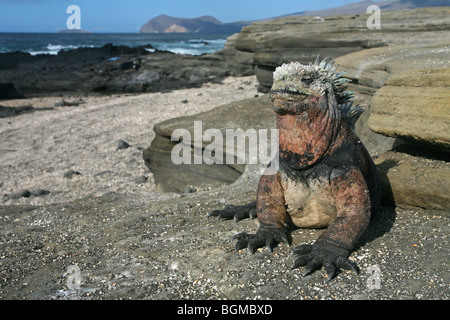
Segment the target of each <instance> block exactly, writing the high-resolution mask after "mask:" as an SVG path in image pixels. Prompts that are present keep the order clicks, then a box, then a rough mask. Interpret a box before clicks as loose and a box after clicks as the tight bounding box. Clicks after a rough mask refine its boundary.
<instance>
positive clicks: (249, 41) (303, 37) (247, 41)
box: [236, 7, 450, 92]
mask: <svg viewBox="0 0 450 320" xmlns="http://www.w3.org/2000/svg"><path fill="white" fill-rule="evenodd" d="M449 13H450V9H449V8H448V7H441V8H422V9H413V10H402V11H383V16H382V21H381V30H370V29H368V28H367V19H368V17H369V16H370V15H369V14H360V15H335V16H329V17H324V18H323V19H316V18H315V17H300V16H293V17H292V16H291V17H285V18H279V19H274V20H270V21H262V22H256V23H253V24H252V25H251V26H247V27H244V28H242V32H241V33H240V34H239V38H238V39H237V41H236V49H238V50H241V51H244V52H250V53H252V54H253V63H254V64H255V73H256V75H257V77H258V81H259V83H260V90H261V91H263V92H267V91H268V90H269V89H270V87H271V86H272V73H273V71H274V70H275V68H276V67H277V66H280V65H281V64H283V63H288V62H291V61H299V62H300V63H303V64H305V63H308V62H309V61H314V59H315V57H316V56H317V54H320V55H321V56H322V57H331V58H337V57H340V56H343V55H346V54H349V53H351V52H355V51H361V50H363V49H368V48H374V47H380V46H387V45H393V44H407V43H410V44H416V45H419V44H422V45H423V44H427V43H431V42H433V41H439V40H441V39H446V38H448V36H449V31H448V23H449V18H448V17H449ZM419 21H420V22H419ZM367 62H368V63H370V62H369V61H367Z"/></svg>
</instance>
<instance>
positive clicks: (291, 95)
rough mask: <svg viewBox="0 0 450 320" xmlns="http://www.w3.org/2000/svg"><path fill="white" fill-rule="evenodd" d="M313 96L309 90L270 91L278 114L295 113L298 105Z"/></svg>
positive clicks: (285, 89)
mask: <svg viewBox="0 0 450 320" xmlns="http://www.w3.org/2000/svg"><path fill="white" fill-rule="evenodd" d="M312 95H313V94H312V93H311V92H309V91H307V90H298V89H290V88H283V89H275V90H270V98H271V99H272V102H273V108H274V111H275V112H277V113H290V112H294V113H295V112H296V110H297V106H298V104H301V103H304V102H305V100H307V99H308V97H311V96H312Z"/></svg>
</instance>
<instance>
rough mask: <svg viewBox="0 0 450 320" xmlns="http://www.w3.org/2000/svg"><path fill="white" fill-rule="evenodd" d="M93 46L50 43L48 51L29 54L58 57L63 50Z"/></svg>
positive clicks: (47, 47) (90, 46)
mask: <svg viewBox="0 0 450 320" xmlns="http://www.w3.org/2000/svg"><path fill="white" fill-rule="evenodd" d="M94 47H95V46H93V45H78V46H77V45H62V44H51V43H49V44H48V45H47V46H46V47H45V49H47V50H38V51H31V50H30V51H28V53H29V54H31V55H32V56H35V55H38V54H51V55H57V54H58V52H60V51H61V50H73V49H77V48H94Z"/></svg>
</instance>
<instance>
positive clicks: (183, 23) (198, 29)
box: [139, 14, 251, 33]
mask: <svg viewBox="0 0 450 320" xmlns="http://www.w3.org/2000/svg"><path fill="white" fill-rule="evenodd" d="M250 23H251V22H246V21H238V22H230V23H224V22H221V21H219V20H217V19H216V18H214V17H213V16H208V15H206V16H201V17H196V18H178V17H171V16H169V15H166V14H160V15H159V16H157V17H155V18H152V19H150V20H149V21H148V22H147V23H146V24H144V25H143V26H142V27H141V29H140V31H139V32H141V33H172V32H193V33H235V32H240V31H241V28H242V27H243V26H246V25H249V24H250Z"/></svg>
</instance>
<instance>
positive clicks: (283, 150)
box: [209, 57, 381, 280]
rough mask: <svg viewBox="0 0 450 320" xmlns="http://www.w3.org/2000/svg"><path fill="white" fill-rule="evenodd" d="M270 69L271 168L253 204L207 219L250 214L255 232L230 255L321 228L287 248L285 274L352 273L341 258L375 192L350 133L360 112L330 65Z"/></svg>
mask: <svg viewBox="0 0 450 320" xmlns="http://www.w3.org/2000/svg"><path fill="white" fill-rule="evenodd" d="M328 60H329V59H328V58H325V59H324V60H323V61H321V62H320V63H319V57H317V59H316V61H315V63H314V64H311V63H310V64H309V65H302V64H300V63H299V62H291V63H288V64H283V65H282V66H280V67H278V68H277V69H276V70H275V72H274V75H273V78H274V82H273V86H272V88H271V90H270V97H271V100H272V102H273V108H274V111H275V113H276V127H277V129H278V130H279V170H278V172H277V173H276V174H274V175H264V174H263V175H262V176H261V178H260V181H259V185H258V189H257V197H256V198H257V199H256V202H253V203H250V204H247V205H244V206H227V207H226V208H225V209H224V210H215V211H212V212H211V213H210V215H209V216H217V217H218V218H219V220H220V219H222V218H224V219H233V218H234V219H235V221H238V220H240V219H242V218H244V217H248V216H250V217H254V213H255V206H256V216H257V217H258V220H259V224H260V227H259V229H258V231H257V232H256V234H247V233H240V234H237V235H235V236H234V239H236V240H237V242H236V246H235V247H236V250H240V249H243V248H245V247H248V249H249V251H250V252H251V253H254V252H255V251H256V250H257V249H258V248H260V247H264V246H267V247H268V249H269V250H270V251H271V252H272V250H273V248H274V247H275V246H276V245H278V244H279V243H280V242H284V243H288V244H289V245H290V244H291V242H292V237H291V236H290V231H291V230H292V229H290V228H289V226H293V227H294V228H324V227H327V229H326V230H325V231H324V232H323V233H322V234H321V235H320V236H319V237H318V239H317V240H316V241H315V242H314V244H312V245H309V244H303V245H300V246H298V247H296V248H295V249H294V254H295V255H296V258H295V260H294V263H293V265H292V267H291V269H295V268H297V267H299V266H306V267H305V269H304V272H303V276H306V275H308V274H310V273H312V272H314V271H315V270H317V269H319V268H320V267H321V266H323V267H324V268H325V271H326V273H327V276H328V280H330V279H332V278H333V277H334V275H335V272H336V269H337V268H343V269H347V270H352V271H354V272H355V273H358V269H357V266H356V265H355V264H354V263H352V262H351V261H350V260H349V259H348V257H349V255H350V253H351V252H352V251H353V250H354V248H355V245H356V243H357V241H358V239H359V238H360V237H361V235H362V234H363V232H364V231H365V230H366V228H367V226H368V224H369V221H370V218H371V216H372V215H373V214H374V213H375V212H376V211H377V210H378V209H379V207H380V201H381V186H380V181H379V177H378V173H377V169H376V166H375V164H374V163H373V161H372V159H371V157H370V155H369V153H368V152H367V150H366V148H365V147H364V146H363V144H362V143H361V141H360V140H359V138H358V137H357V135H356V133H355V132H354V124H355V122H356V120H357V119H358V118H359V116H360V115H361V113H362V112H363V111H364V109H363V108H362V107H360V106H359V105H357V106H353V105H352V104H353V102H352V101H351V100H352V98H353V94H354V93H353V92H350V91H346V89H347V86H346V83H347V82H350V80H349V79H347V78H345V77H343V75H344V74H345V72H335V71H336V68H337V67H338V66H337V65H336V66H335V65H334V61H333V62H330V63H328Z"/></svg>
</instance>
